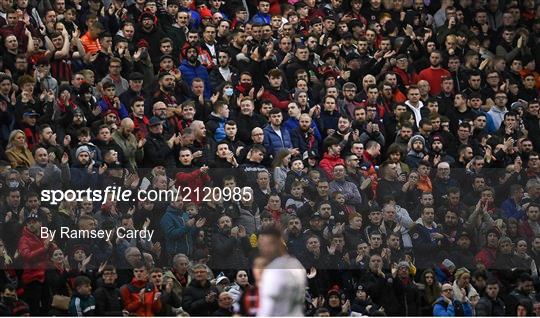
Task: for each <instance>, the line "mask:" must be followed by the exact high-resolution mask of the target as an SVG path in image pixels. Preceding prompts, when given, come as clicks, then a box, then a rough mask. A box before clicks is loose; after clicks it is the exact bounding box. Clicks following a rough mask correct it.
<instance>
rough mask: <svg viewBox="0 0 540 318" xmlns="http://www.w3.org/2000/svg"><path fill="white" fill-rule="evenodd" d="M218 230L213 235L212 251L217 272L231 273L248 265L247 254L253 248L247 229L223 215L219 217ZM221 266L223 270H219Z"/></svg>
mask: <svg viewBox="0 0 540 318" xmlns="http://www.w3.org/2000/svg"><path fill="white" fill-rule="evenodd" d="M217 227H218V232H216V233H214V235H212V251H213V256H214V265H215V267H214V268H216V272H220V271H224V272H226V273H227V272H230V273H231V274H232V273H233V271H234V270H235V269H238V268H245V267H246V266H247V258H246V255H247V254H248V253H249V250H250V249H251V245H250V244H249V239H248V237H247V232H246V229H245V228H244V227H243V226H242V225H240V226H234V227H233V226H232V219H231V217H230V216H228V215H223V216H221V217H220V218H219V219H218V224H217ZM217 268H220V269H222V270H217Z"/></svg>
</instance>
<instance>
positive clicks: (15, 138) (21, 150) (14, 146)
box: [6, 129, 36, 168]
mask: <svg viewBox="0 0 540 318" xmlns="http://www.w3.org/2000/svg"><path fill="white" fill-rule="evenodd" d="M6 157H7V158H8V159H9V162H10V163H11V167H12V168H17V167H25V168H28V167H30V166H33V165H34V164H35V163H36V162H35V160H34V156H33V155H32V152H31V151H30V149H28V144H27V141H26V136H25V135H24V132H23V131H22V130H20V129H16V130H13V131H12V132H11V134H10V135H9V141H8V145H7V147H6Z"/></svg>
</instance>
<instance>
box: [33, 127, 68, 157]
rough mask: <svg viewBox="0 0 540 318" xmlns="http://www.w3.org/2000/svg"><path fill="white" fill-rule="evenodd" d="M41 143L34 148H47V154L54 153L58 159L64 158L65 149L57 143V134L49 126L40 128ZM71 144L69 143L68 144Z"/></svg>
mask: <svg viewBox="0 0 540 318" xmlns="http://www.w3.org/2000/svg"><path fill="white" fill-rule="evenodd" d="M38 133H39V143H38V144H36V145H35V146H34V148H35V149H37V148H45V149H46V150H47V152H49V153H50V152H54V154H55V156H56V158H58V159H60V158H62V155H63V154H64V147H63V146H61V145H59V144H58V143H57V142H56V133H55V132H54V131H53V129H52V128H51V125H49V124H43V125H41V126H39V130H38ZM67 144H69V143H67ZM64 146H66V138H64Z"/></svg>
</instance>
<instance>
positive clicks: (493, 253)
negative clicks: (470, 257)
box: [474, 247, 497, 268]
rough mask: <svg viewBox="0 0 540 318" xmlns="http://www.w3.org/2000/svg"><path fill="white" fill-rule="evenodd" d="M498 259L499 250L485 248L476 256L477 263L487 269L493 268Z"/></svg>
mask: <svg viewBox="0 0 540 318" xmlns="http://www.w3.org/2000/svg"><path fill="white" fill-rule="evenodd" d="M496 259H497V249H491V248H487V247H484V248H483V249H481V250H480V252H478V254H476V256H475V257H474V260H475V261H476V263H482V264H484V266H485V267H486V268H491V267H492V266H493V264H495V260H496Z"/></svg>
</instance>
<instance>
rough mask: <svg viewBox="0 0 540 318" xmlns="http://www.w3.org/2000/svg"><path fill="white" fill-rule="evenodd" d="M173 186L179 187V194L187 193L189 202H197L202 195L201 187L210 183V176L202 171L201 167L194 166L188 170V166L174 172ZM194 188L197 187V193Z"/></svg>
mask: <svg viewBox="0 0 540 318" xmlns="http://www.w3.org/2000/svg"><path fill="white" fill-rule="evenodd" d="M175 179H176V182H175V186H176V187H180V191H181V192H180V194H181V195H187V196H188V197H189V199H190V200H191V202H195V203H197V204H198V203H199V202H200V201H201V200H202V198H203V196H204V193H203V188H204V187H205V186H208V185H209V184H210V176H209V175H208V174H206V173H202V172H201V169H199V168H194V170H192V171H189V169H188V168H186V169H185V171H180V172H178V173H177V174H176V178H175ZM182 188H190V189H191V191H189V190H183V189H182ZM195 189H198V190H197V191H198V194H197V192H196V191H194V190H195Z"/></svg>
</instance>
